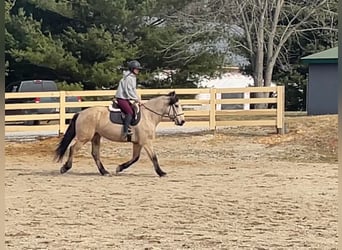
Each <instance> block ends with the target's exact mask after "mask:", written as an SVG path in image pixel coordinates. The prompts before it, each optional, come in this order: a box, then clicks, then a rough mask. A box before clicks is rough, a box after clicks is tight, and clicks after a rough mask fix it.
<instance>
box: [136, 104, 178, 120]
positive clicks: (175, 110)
mask: <svg viewBox="0 0 342 250" xmlns="http://www.w3.org/2000/svg"><path fill="white" fill-rule="evenodd" d="M141 106H144V107H145V108H146V109H147V110H148V111H150V112H152V113H154V114H156V115H159V116H161V117H168V118H170V120H172V121H174V120H175V119H176V118H177V116H181V115H184V113H180V114H177V109H176V106H175V104H172V105H170V106H169V107H170V108H169V112H168V114H167V115H164V114H160V113H158V112H156V111H154V110H152V109H150V108H149V107H147V106H146V105H144V104H141ZM171 109H172V110H173V114H172V115H171Z"/></svg>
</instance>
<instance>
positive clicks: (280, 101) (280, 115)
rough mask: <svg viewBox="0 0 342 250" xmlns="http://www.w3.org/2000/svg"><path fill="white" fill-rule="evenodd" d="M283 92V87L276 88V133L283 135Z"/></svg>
mask: <svg viewBox="0 0 342 250" xmlns="http://www.w3.org/2000/svg"><path fill="white" fill-rule="evenodd" d="M284 116H285V91H284V86H278V87H277V133H278V134H282V135H283V134H285V117H284Z"/></svg>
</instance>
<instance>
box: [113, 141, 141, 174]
mask: <svg viewBox="0 0 342 250" xmlns="http://www.w3.org/2000/svg"><path fill="white" fill-rule="evenodd" d="M141 149H142V146H141V145H139V144H137V143H134V144H133V156H132V159H130V160H129V161H127V162H125V163H122V164H120V165H119V166H118V167H117V168H116V173H120V172H121V171H123V170H124V169H126V168H128V167H129V166H131V165H132V164H133V163H135V162H137V161H138V160H139V157H140V152H141Z"/></svg>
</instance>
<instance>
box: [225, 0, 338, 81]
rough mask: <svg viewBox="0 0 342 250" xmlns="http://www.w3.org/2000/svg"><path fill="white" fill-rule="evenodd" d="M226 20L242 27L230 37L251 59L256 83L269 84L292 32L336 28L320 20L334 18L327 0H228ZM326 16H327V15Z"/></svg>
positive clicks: (296, 33)
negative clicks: (234, 37)
mask: <svg viewBox="0 0 342 250" xmlns="http://www.w3.org/2000/svg"><path fill="white" fill-rule="evenodd" d="M229 3H230V4H228V5H226V6H227V11H226V13H227V16H226V18H227V19H226V20H227V21H228V22H230V23H232V24H235V25H237V26H239V27H240V28H242V31H241V32H240V34H239V36H240V38H241V37H242V39H236V40H234V41H233V43H234V44H235V46H236V47H237V48H239V49H240V50H242V51H244V52H245V55H246V56H247V57H248V58H249V61H250V63H251V65H250V66H251V70H252V74H253V78H254V84H255V86H270V85H271V81H272V74H273V69H274V66H275V64H276V62H277V60H278V59H279V57H280V55H281V53H284V52H286V48H285V47H284V45H286V42H287V41H288V39H289V38H290V37H291V36H295V35H297V36H298V35H300V34H302V33H304V32H307V31H310V30H315V29H322V30H323V29H328V30H332V31H333V32H337V29H336V27H333V26H332V24H331V23H330V24H329V23H326V22H323V21H322V19H323V17H322V13H324V15H325V20H327V19H328V20H329V19H330V20H333V19H334V18H337V13H335V12H333V11H331V9H330V8H331V6H330V2H329V1H328V0H311V1H299V0H286V1H285V0H245V1H240V0H234V1H232V2H230V1H229ZM327 16H329V18H327Z"/></svg>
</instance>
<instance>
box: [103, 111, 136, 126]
mask: <svg viewBox="0 0 342 250" xmlns="http://www.w3.org/2000/svg"><path fill="white" fill-rule="evenodd" d="M135 118H136V119H135ZM140 118H141V113H140V112H139V113H138V115H137V116H136V117H133V119H132V122H131V125H132V126H135V125H137V124H138V123H139V121H140ZM109 120H110V121H111V122H112V123H116V124H122V125H123V114H122V112H121V111H110V112H109Z"/></svg>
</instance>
